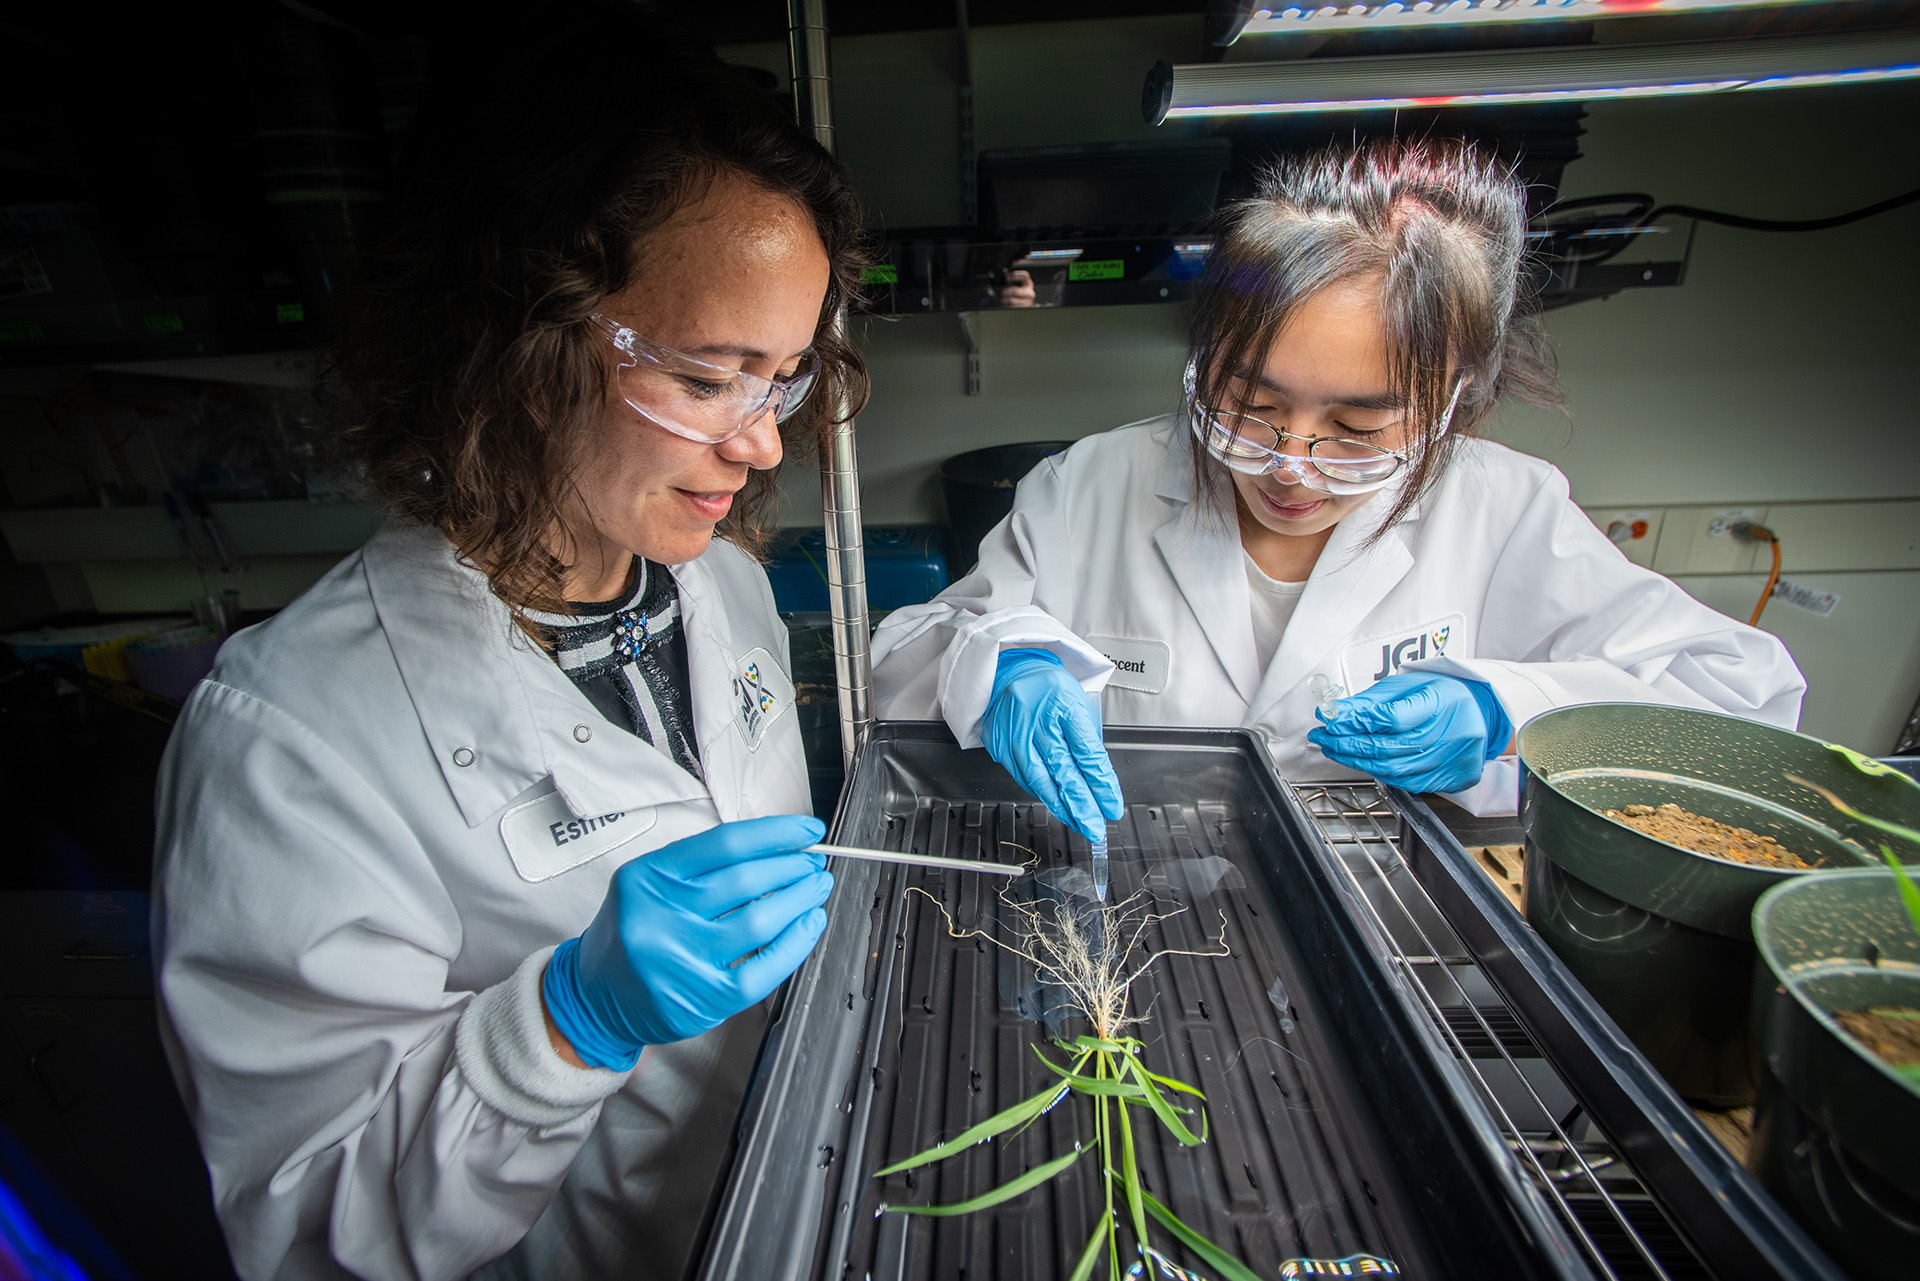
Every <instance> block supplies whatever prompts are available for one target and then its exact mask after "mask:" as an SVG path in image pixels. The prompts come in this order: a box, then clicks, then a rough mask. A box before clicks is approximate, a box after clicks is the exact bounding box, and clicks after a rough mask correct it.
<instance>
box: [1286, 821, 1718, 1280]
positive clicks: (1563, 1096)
mask: <svg viewBox="0 0 1920 1281" xmlns="http://www.w3.org/2000/svg"><path fill="white" fill-rule="evenodd" d="M1294 792H1295V795H1296V796H1297V797H1298V798H1299V800H1300V803H1301V805H1302V806H1303V807H1304V808H1305V809H1306V811H1307V813H1308V814H1309V815H1310V816H1311V817H1312V819H1313V821H1314V823H1315V825H1316V826H1317V827H1318V828H1319V831H1320V834H1321V835H1322V836H1323V837H1324V838H1325V839H1326V841H1327V843H1328V845H1329V846H1330V847H1331V848H1332V850H1333V851H1334V853H1335V854H1336V855H1337V856H1338V861H1339V863H1340V866H1341V867H1342V869H1343V870H1344V872H1345V874H1346V876H1347V878H1348V880H1349V883H1350V885H1351V887H1352V888H1353V889H1354V890H1355V891H1356V892H1357V894H1358V897H1359V899H1360V901H1361V902H1363V903H1364V904H1365V905H1366V910H1367V912H1368V915H1369V917H1370V918H1371V924H1372V925H1373V927H1374V929H1375V930H1376V931H1377V932H1378V934H1379V936H1380V937H1381V938H1382V939H1383V940H1384V941H1385V942H1386V944H1387V947H1388V949H1389V955H1388V956H1387V958H1386V959H1387V960H1388V962H1389V963H1390V964H1392V965H1394V966H1396V967H1399V968H1401V969H1403V970H1404V971H1405V972H1406V973H1407V975H1408V976H1409V977H1410V978H1412V979H1413V982H1412V983H1411V984H1410V987H1411V989H1412V990H1413V992H1415V993H1416V994H1417V998H1416V999H1417V1000H1418V1001H1419V1003H1420V1005H1421V1007H1422V1009H1423V1012H1424V1013H1425V1014H1426V1015H1427V1017H1428V1018H1429V1019H1430V1020H1431V1021H1432V1022H1433V1025H1434V1027H1435V1028H1436V1029H1437V1030H1438V1032H1439V1033H1440V1036H1441V1038H1442V1040H1443V1042H1444V1043H1445V1044H1446V1046H1447V1047H1448V1049H1450V1050H1451V1051H1452V1054H1453V1058H1454V1060H1455V1063H1456V1065H1457V1066H1458V1068H1459V1069H1460V1071H1461V1072H1462V1074H1463V1075H1464V1076H1465V1078H1466V1079H1467V1081H1468V1083H1469V1085H1470V1086H1471V1088H1472V1089H1473V1091H1474V1093H1475V1094H1477V1095H1478V1096H1479V1098H1480V1099H1481V1100H1482V1102H1484V1103H1485V1105H1486V1107H1487V1110H1488V1112H1489V1113H1490V1114H1491V1115H1492V1117H1493V1118H1494V1121H1495V1122H1496V1124H1497V1125H1498V1126H1499V1128H1500V1130H1501V1133H1502V1134H1503V1135H1504V1136H1505V1138H1506V1141H1507V1145H1508V1148H1509V1150H1510V1151H1511V1152H1512V1153H1513V1155H1514V1157H1515V1159H1516V1161H1517V1162H1518V1163H1519V1164H1520V1166H1521V1168H1522V1169H1523V1170H1524V1171H1525V1172H1526V1173H1527V1174H1528V1176H1529V1177H1530V1178H1531V1180H1532V1182H1533V1184H1534V1186H1535V1187H1536V1188H1537V1189H1538V1190H1539V1192H1540V1194H1541V1197H1542V1199H1543V1201H1545V1203H1546V1204H1547V1205H1548V1207H1549V1208H1550V1209H1551V1211H1552V1212H1553V1213H1554V1214H1555V1216H1556V1217H1557V1218H1558V1219H1559V1220H1560V1223H1561V1225H1562V1226H1563V1227H1564V1228H1565V1229H1566V1231H1567V1234H1568V1236H1569V1237H1571V1238H1572V1240H1573V1241H1574V1242H1575V1243H1576V1244H1577V1245H1578V1246H1579V1248H1580V1249H1581V1250H1582V1251H1583V1252H1584V1254H1585V1255H1586V1259H1587V1262H1588V1264H1589V1265H1590V1266H1591V1267H1592V1269H1593V1272H1594V1275H1595V1276H1598V1277H1602V1278H1607V1279H1608V1281H1628V1279H1629V1278H1652V1279H1654V1281H1681V1279H1683V1278H1694V1277H1707V1276H1710V1275H1711V1273H1710V1272H1709V1270H1708V1269H1707V1267H1706V1266H1705V1265H1704V1264H1703V1263H1702V1262H1701V1260H1700V1259H1699V1258H1698V1257H1697V1256H1696V1255H1695V1254H1694V1253H1693V1251H1692V1250H1691V1249H1690V1248H1689V1247H1688V1245H1687V1243H1686V1240H1685V1239H1684V1237H1683V1236H1682V1234H1681V1233H1680V1231H1679V1230H1678V1228H1677V1227H1676V1225H1675V1224H1674V1223H1672V1222H1671V1221H1670V1220H1669V1219H1668V1217H1667V1215H1666V1214H1665V1212H1664V1211H1663V1209H1662V1207H1661V1206H1660V1205H1659V1203H1658V1202H1657V1201H1656V1200H1655V1199H1654V1197H1653V1196H1652V1195H1651V1194H1650V1193H1649V1192H1648V1190H1647V1189H1646V1187H1645V1186H1644V1185H1643V1184H1642V1183H1641V1181H1640V1178H1639V1177H1638V1175H1637V1174H1636V1173H1635V1171H1634V1169H1633V1166H1632V1164H1631V1163H1630V1162H1629V1161H1628V1160H1627V1159H1626V1158H1625V1157H1624V1156H1623V1155H1622V1153H1621V1152H1620V1151H1619V1150H1618V1148H1617V1147H1616V1145H1615V1144H1614V1143H1613V1141H1612V1140H1611V1139H1610V1138H1609V1137H1608V1136H1607V1135H1606V1134H1605V1132H1603V1131H1602V1130H1601V1128H1600V1127H1599V1126H1598V1125H1597V1124H1596V1123H1595V1122H1594V1121H1593V1119H1592V1118H1591V1117H1590V1116H1588V1115H1587V1114H1586V1112H1585V1109H1584V1108H1583V1107H1582V1105H1581V1104H1580V1103H1579V1101H1578V1098H1577V1096H1576V1095H1575V1094H1574V1092H1573V1090H1572V1088H1571V1087H1570V1085H1569V1084H1568V1082H1567V1081H1566V1080H1565V1079H1564V1077H1563V1076H1562V1075H1561V1074H1560V1072H1559V1071H1558V1070H1557V1069H1556V1068H1555V1066H1554V1065H1553V1063H1552V1061H1551V1060H1550V1059H1549V1058H1548V1057H1547V1056H1546V1055H1545V1053H1544V1052H1543V1051H1542V1050H1541V1049H1540V1048H1539V1047H1537V1046H1536V1045H1535V1044H1534V1042H1533V1038H1532V1037H1531V1036H1530V1035H1529V1034H1528V1033H1527V1031H1526V1029H1525V1027H1524V1025H1523V1024H1522V1022H1521V1021H1520V1019H1519V1018H1517V1017H1516V1015H1515V1014H1514V1012H1513V1011H1512V1010H1511V1009H1510V1008H1509V1007H1508V1006H1507V1004H1506V1003H1505V1001H1504V1000H1503V999H1502V998H1501V996H1500V995H1499V992H1498V991H1497V989H1496V988H1495V987H1494V986H1493V984H1492V983H1491V982H1490V981H1489V980H1488V979H1487V977H1486V976H1485V975H1484V974H1482V973H1481V971H1480V968H1479V966H1478V965H1477V963H1476V962H1475V961H1474V959H1473V957H1472V956H1471V955H1470V954H1469V953H1468V949H1467V948H1466V947H1465V945H1464V944H1463V943H1462V942H1461V940H1460V938H1459V937H1458V936H1457V935H1456V934H1455V932H1454V930H1453V928H1452V927H1451V926H1450V925H1449V924H1448V922H1447V919H1446V916H1445V914H1444V913H1443V912H1442V911H1441V909H1440V908H1439V906H1438V905H1437V904H1436V903H1435V901H1434V899H1433V898H1432V897H1431V896H1430V895H1429V894H1428V893H1427V891H1426V890H1425V889H1424V888H1423V887H1422V886H1421V884H1420V881H1419V879H1418V878H1417V877H1416V876H1415V875H1414V874H1413V871H1412V869H1411V867H1410V865H1409V863H1408V861H1407V859H1406V856H1405V853H1404V851H1403V849H1402V845H1401V830H1402V825H1401V818H1400V815H1399V812H1398V811H1397V810H1395V809H1394V808H1393V806H1392V805H1391V804H1390V803H1389V802H1388V800H1387V799H1386V797H1385V796H1384V795H1382V793H1381V791H1380V789H1379V788H1378V787H1375V786H1372V785H1370V784H1331V785H1329V784H1296V785H1295V786H1294Z"/></svg>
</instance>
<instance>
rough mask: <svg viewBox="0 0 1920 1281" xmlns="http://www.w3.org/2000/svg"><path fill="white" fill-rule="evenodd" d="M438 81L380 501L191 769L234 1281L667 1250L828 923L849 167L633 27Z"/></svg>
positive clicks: (373, 366) (400, 240) (382, 371)
mask: <svg viewBox="0 0 1920 1281" xmlns="http://www.w3.org/2000/svg"><path fill="white" fill-rule="evenodd" d="M511 65H512V66H515V67H517V68H518V70H515V71H511V72H509V73H507V74H504V75H503V74H497V73H496V74H478V73H476V74H472V75H470V76H469V78H468V82H467V83H465V84H463V85H456V86H452V87H449V88H446V89H443V96H442V101H441V103H440V109H439V118H438V122H437V124H435V125H434V126H432V127H430V128H426V129H424V131H423V135H422V137H421V138H420V139H419V140H417V141H416V142H415V144H414V150H415V157H414V165H413V173H412V178H411V184H410V186H409V188H408V189H407V191H406V193H405V196H404V198H403V200H402V201H401V202H400V204H399V206H398V208H397V209H396V213H395V217H394V219H393V223H392V227H391V231H390V234H389V235H388V237H387V238H386V240H385V241H384V243H383V244H382V245H381V246H380V247H379V248H378V249H377V250H376V251H375V252H374V253H372V254H371V255H370V256H369V258H368V259H367V261H366V263H365V267H364V275H365V279H364V281H363V282H362V287H361V299H360V302H359V304H358V306H357V308H356V309H355V311H354V313H353V317H352V321H351V324H350V326H349V328H348V331H347V333H348V337H347V341H346V343H345V347H344V350H343V357H342V378H343V380H344V386H345V389H346V391H347V397H346V403H347V405H348V406H349V407H350V410H351V412H350V415H349V426H348V427H347V428H346V429H345V432H344V436H343V443H344V444H345V446H346V448H347V450H348V451H349V453H350V454H351V455H352V456H353V457H354V458H356V459H357V460H358V462H359V464H360V466H361V468H362V469H363V471H364V474H365V476H366V479H367V481H368V482H369V483H370V485H371V487H372V488H373V489H374V490H375V491H376V492H377V493H378V495H379V496H380V498H382V499H383V500H384V501H385V503H386V505H387V506H388V507H389V508H390V509H391V512H392V519H391V520H390V521H389V523H388V525H387V526H386V528H385V529H383V530H382V532H381V533H379V534H378V535H377V536H376V537H375V538H374V539H373V540H372V541H371V542H370V543H369V544H368V545H367V546H366V547H365V548H364V549H362V550H361V551H360V552H359V553H357V554H356V555H354V556H351V557H349V558H348V559H347V560H346V561H344V562H343V563H342V564H341V565H340V566H339V567H338V568H337V569H335V570H334V571H333V572H332V573H330V574H329V575H328V576H327V577H326V578H325V579H323V580H322V581H321V582H320V583H319V584H318V585H316V586H315V587H314V588H313V589H312V590H311V591H310V592H308V593H307V594H306V595H305V596H303V597H302V598H301V599H300V600H298V601H296V602H295V603H294V604H293V605H291V606H289V607H288V608H287V609H286V610H284V611H283V612H282V613H280V614H279V615H278V616H277V617H275V618H274V619H273V620H272V621H270V622H268V623H265V624H263V625H261V626H259V627H256V628H251V629H249V630H248V631H246V632H244V633H242V634H240V635H238V636H236V637H235V638H234V639H233V640H231V641H230V642H229V643H228V644H227V646H226V647H225V648H224V649H223V651H222V653H221V656H220V660H219V662H218V664H217V665H216V667H215V670H214V672H213V674H212V675H211V676H210V677H209V678H208V680H207V681H206V682H205V683H204V684H202V685H201V687H200V688H199V689H198V690H197V691H196V693H195V694H194V696H193V697H192V699H191V700H190V701H189V703H188V705H187V708H186V710H185V713H184V714H183V716H182V718H181V721H180V724H179V728H178V730H177V731H176V732H175V734H174V737H173V741H172V745H171V747H170V749H169V752H168V756H167V759H166V763H165V766H164V768H163V774H162V780H161V789H160V797H159V805H158V811H159V813H158V817H159V836H158V851H157V869H156V876H155V938H156V961H157V968H158V975H159V980H158V981H159V988H160V994H161V998H162V1003H163V1011H164V1013H163V1018H162V1022H163V1030H164V1033H165V1038H166V1042H167V1046H168V1050H169V1053H170V1055H171V1058H172V1062H173V1066H174V1070H175V1074H176V1076H177V1078H178V1080H179V1082H180V1085H181V1088H182V1091H183V1093H184V1094H185V1097H186V1100H187V1103H188V1107H189V1110H190V1112H191V1114H192V1116H193V1119H194V1122H195V1125H196V1127H197V1129H198V1132H199V1136H200V1141H201V1145H202V1149H203V1151H204V1153H205V1156H206V1159H207V1162H208V1165H209V1168H210V1170H211V1173H212V1178H213V1187H214V1192H215V1198H216V1201H217V1203H218V1210H219V1214H220V1217H221V1221H222V1223H223V1225H224V1227H225V1229H226V1233H227V1239H228V1243H229V1245H230V1247H231V1251H232V1254H233V1258H234V1262H235V1264H236V1266H237V1267H238V1269H239V1271H240V1273H241V1274H242V1275H243V1276H247V1277H262V1278H264V1277H283V1278H286V1277H339V1276H347V1275H353V1276H360V1277H372V1278H389V1277H391V1278H410V1279H411V1278H451V1277H464V1276H467V1275H469V1274H472V1273H474V1272H475V1271H476V1270H482V1271H483V1272H484V1274H485V1275H488V1276H534V1275H538V1276H541V1277H575V1276H592V1277H600V1276H640V1275H644V1276H677V1275H679V1273H680V1270H681V1265H682V1260H683V1258H684V1257H685V1255H686V1253H687V1251H688V1249H689V1248H690V1245H691V1241H692V1236H693V1233H694V1231H695V1229H696V1227H697V1225H698V1223H699V1222H700V1219H701V1214H702V1210H703V1207H704V1205H705V1202H706V1200H707V1197H708V1196H709V1194H710V1192H711V1189H712V1185H713V1182H714V1179H715V1177H716V1172H717V1168H718V1162H719V1156H720V1153H721V1152H722V1151H724V1149H725V1145H726V1138H727V1132H728V1127H729V1126H730V1124H731V1122H732V1120H733V1117H734V1115H735V1112H736V1109H737V1106H738V1102H739V1098H740V1094H741V1091H742V1089H743V1087H744V1081H745V1077H746V1072H747V1069H748V1067H749V1066H750V1064H751V1061H752V1058H753V1055H754V1053H755V1049H756V1047H757V1044H758V1036H759V1033H760V1028H761V1025H762V1020H761V1018H760V1015H759V1009H758V1006H759V1003H760V1002H761V1001H762V1000H763V999H764V998H765V997H766V996H767V995H768V994H769V993H770V992H771V991H772V990H773V989H774V988H775V987H776V986H777V985H778V984H779V983H780V982H781V981H782V980H783V979H785V978H786V977H787V975H788V974H789V973H791V972H792V970H793V969H794V967H795V966H797V965H798V964H799V962H800V961H801V959H802V958H803V957H805V955H806V954H807V952H808V951H809V950H810V949H811V948H812V946H813V944H814V942H815V941H816V940H817V939H818V937H819V935H820V933H821V930H822V929H823V928H824V923H825V914H824V904H825V902H826V899H827V896H828V892H829V890H830V888H831V885H832V878H831V877H830V876H829V875H828V874H827V872H826V871H825V868H824V863H823V859H822V857H821V856H820V855H818V854H814V853H809V852H807V851H808V847H809V846H811V845H813V844H814V843H816V842H817V841H819V840H820V838H821V836H822V834H823V829H822V826H821V824H820V823H819V822H817V821H816V820H814V819H813V818H811V817H809V816H807V814H806V811H807V809H808V793H807V774H806V767H805V762H804V759H803V756H802V752H801V746H800V738H799V732H798V729H797V728H796V718H795V716H794V715H793V713H792V711H791V709H790V704H791V703H792V700H793V689H792V684H791V682H790V680H789V678H788V672H787V647H786V632H785V629H784V627H783V625H782V623H781V621H780V619H779V618H778V616H777V615H776V614H775V613H774V608H773V601H772V596H771V593H770V592H769V590H768V586H767V582H766V576H765V574H764V573H763V572H762V570H761V569H760V566H759V565H758V563H757V562H756V561H755V559H754V557H753V554H752V553H753V549H754V547H755V546H756V542H757V539H758V538H759V537H760V530H759V526H758V518H759V516H760V515H761V513H762V511H763V509H764V508H765V506H766V504H767V503H768V501H769V500H770V498H771V496H772V494H773V489H772V481H771V478H772V476H773V472H774V468H775V467H776V466H777V465H778V464H779V463H780V462H781V460H782V458H783V456H786V455H789V454H793V453H800V454H804V453H806V452H807V451H808V450H809V449H810V448H811V447H812V446H813V445H814V444H815V443H816V442H817V438H818V437H819V436H820V435H821V434H822V433H823V432H824V431H825V430H827V429H828V428H829V426H830V425H831V422H832V420H833V418H834V416H835V415H836V414H839V413H848V412H851V411H852V408H854V407H856V406H857V405H858V403H859V401H860V400H861V398H862V396H863V395H864V391H865V373H864V370H863V368H862V366H861V364H860V361H859V359H858V358H857V356H856V355H855V354H854V353H853V351H852V350H851V349H850V348H849V347H848V346H847V344H846V343H845V342H844V341H843V339H842V338H841V336H840V333H839V330H838V328H837V326H836V317H837V316H838V314H839V313H840V311H841V309H842V307H843V306H844V304H845V302H846V300H847V298H848V296H849V294H850V292H851V291H852V288H853V285H854V282H855V281H857V279H858V276H859V270H860V266H861V250H860V231H859V228H860V221H859V213H858V209H857V207H856V202H855V200H854V197H853V194H852V191H851V188H850V187H849V184H848V181H847V178H846V175H845V173H844V171H843V170H842V169H841V168H840V167H839V166H838V165H837V164H836V163H835V162H834V161H833V160H832V158H831V157H829V156H828V155H827V153H826V152H825V151H823V150H822V149H821V148H820V147H819V146H818V145H817V144H815V143H814V142H813V141H812V140H811V139H810V138H808V137H806V136H805V135H804V134H803V133H802V132H801V131H800V130H799V129H798V128H797V127H796V126H795V125H794V124H793V122H792V120H791V117H790V115H789V114H788V113H787V112H786V111H785V110H784V108H783V106H782V104H781V103H780V102H779V101H778V100H776V99H774V98H773V97H771V96H770V95H768V94H766V93H764V92H763V91H761V90H759V89H757V88H755V87H754V86H753V85H751V84H750V83H748V82H747V81H746V80H744V79H742V78H740V77H739V76H737V75H736V74H735V73H733V72H732V71H730V70H729V69H727V68H726V67H725V66H723V65H722V64H720V63H719V62H717V61H716V60H714V59H713V58H712V57H711V55H709V54H707V53H705V52H704V51H701V50H697V49H693V48H690V47H686V46H683V45H681V44H680V43H678V42H677V41H676V40H675V39H674V38H673V37H671V36H670V35H669V34H667V33H666V32H665V31H664V30H662V29H661V28H659V27H658V26H656V25H654V24H653V23H652V22H650V21H648V20H645V19H641V18H637V17H635V16H634V15H633V13H632V11H631V10H630V9H626V10H624V11H615V10H608V11H606V12H604V13H599V14H597V15H596V16H594V17H592V18H589V19H584V20H573V21H570V22H569V23H567V24H566V25H565V26H564V28H563V29H562V30H560V31H558V32H557V33H556V34H553V35H552V36H551V37H550V38H549V39H547V40H546V41H545V43H544V44H536V47H534V48H532V49H531V50H527V51H516V56H515V58H514V59H513V62H512V64H511Z"/></svg>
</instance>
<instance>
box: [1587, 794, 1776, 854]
mask: <svg viewBox="0 0 1920 1281" xmlns="http://www.w3.org/2000/svg"><path fill="white" fill-rule="evenodd" d="M1604 812H1605V814H1606V816H1607V817H1608V818H1610V819H1612V820H1613V821H1614V822H1616V823H1624V824H1625V825H1626V826H1628V827H1631V828H1632V829H1633V830H1634V831H1636V832H1645V833H1646V834H1647V835H1648V836H1651V837H1654V838H1655V839H1656V840H1662V841H1667V842H1669V843H1671V844H1674V845H1678V846H1680V847H1681V848H1682V849H1689V850H1692V851H1693V852H1694V853H1696V854H1705V855H1708V856H1709V857H1711V858H1722V859H1726V860H1727V861H1728V862H1730V863H1752V864H1756V865H1758V866H1761V867H1811V866H1813V864H1810V863H1808V862H1807V861H1806V860H1805V859H1803V858H1801V857H1800V856H1799V855H1798V854H1795V853H1794V852H1793V851H1792V850H1790V849H1788V848H1787V847H1786V846H1784V845H1782V844H1780V842H1778V841H1776V840H1774V839H1773V838H1772V837H1771V836H1761V835H1759V834H1758V833H1756V832H1750V831H1748V830H1747V829H1746V828H1744V827H1731V826H1729V825H1727V824H1725V823H1721V822H1718V821H1716V820H1714V819H1710V818H1707V817H1705V816H1703V815H1700V814H1695V813H1694V812H1693V811H1691V810H1684V809H1681V808H1680V807H1679V806H1678V805H1674V804H1666V805H1628V806H1625V807H1623V808H1621V809H1617V810H1606V811H1604Z"/></svg>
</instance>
